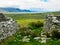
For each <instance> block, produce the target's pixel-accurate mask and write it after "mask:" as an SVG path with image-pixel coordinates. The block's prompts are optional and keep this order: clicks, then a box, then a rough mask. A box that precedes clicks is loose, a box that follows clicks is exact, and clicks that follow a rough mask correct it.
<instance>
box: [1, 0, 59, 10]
mask: <svg viewBox="0 0 60 45" xmlns="http://www.w3.org/2000/svg"><path fill="white" fill-rule="evenodd" d="M0 7H18V8H20V9H30V8H43V9H47V10H48V9H49V10H52V11H60V0H0Z"/></svg>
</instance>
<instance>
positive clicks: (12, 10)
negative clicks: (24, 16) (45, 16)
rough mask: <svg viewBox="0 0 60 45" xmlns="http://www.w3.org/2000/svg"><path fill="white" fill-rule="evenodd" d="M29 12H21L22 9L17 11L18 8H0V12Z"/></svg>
mask: <svg viewBox="0 0 60 45" xmlns="http://www.w3.org/2000/svg"><path fill="white" fill-rule="evenodd" d="M2 11H3V12H31V11H30V10H26V9H24V10H22V9H19V8H9V7H3V8H0V12H2Z"/></svg>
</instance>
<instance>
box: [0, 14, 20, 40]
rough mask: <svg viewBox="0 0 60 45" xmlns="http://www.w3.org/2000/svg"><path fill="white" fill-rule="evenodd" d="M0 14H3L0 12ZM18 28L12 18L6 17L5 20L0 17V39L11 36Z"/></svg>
mask: <svg viewBox="0 0 60 45" xmlns="http://www.w3.org/2000/svg"><path fill="white" fill-rule="evenodd" d="M0 16H3V15H2V14H1V15H0ZM18 29H19V28H18V24H17V22H16V21H15V20H14V19H12V18H10V17H6V20H5V19H4V20H2V18H1V17H0V41H2V40H3V39H5V38H7V37H9V36H12V35H13V34H15V33H16V32H17V31H18Z"/></svg>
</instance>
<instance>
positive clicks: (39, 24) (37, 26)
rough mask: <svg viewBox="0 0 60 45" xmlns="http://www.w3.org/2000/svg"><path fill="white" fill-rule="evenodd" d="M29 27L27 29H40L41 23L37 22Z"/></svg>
mask: <svg viewBox="0 0 60 45" xmlns="http://www.w3.org/2000/svg"><path fill="white" fill-rule="evenodd" d="M29 25H30V26H29V27H30V28H31V29H36V28H40V27H42V26H43V23H42V22H40V21H37V22H31V23H30V24H29Z"/></svg>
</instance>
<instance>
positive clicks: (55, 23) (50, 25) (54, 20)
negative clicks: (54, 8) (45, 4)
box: [44, 15, 60, 31]
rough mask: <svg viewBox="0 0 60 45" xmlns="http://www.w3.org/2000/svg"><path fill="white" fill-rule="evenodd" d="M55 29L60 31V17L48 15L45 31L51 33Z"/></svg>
mask: <svg viewBox="0 0 60 45" xmlns="http://www.w3.org/2000/svg"><path fill="white" fill-rule="evenodd" d="M54 28H55V29H57V30H58V31H60V15H46V16H45V24H44V30H45V31H46V30H47V31H50V30H53V29H54Z"/></svg>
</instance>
